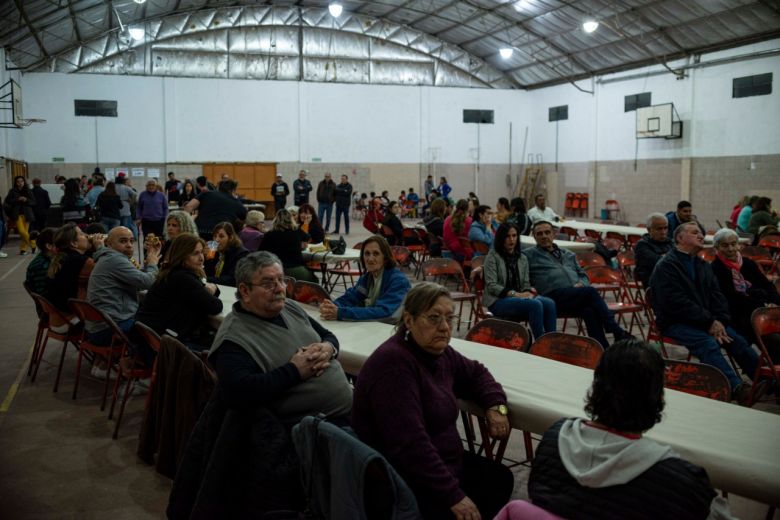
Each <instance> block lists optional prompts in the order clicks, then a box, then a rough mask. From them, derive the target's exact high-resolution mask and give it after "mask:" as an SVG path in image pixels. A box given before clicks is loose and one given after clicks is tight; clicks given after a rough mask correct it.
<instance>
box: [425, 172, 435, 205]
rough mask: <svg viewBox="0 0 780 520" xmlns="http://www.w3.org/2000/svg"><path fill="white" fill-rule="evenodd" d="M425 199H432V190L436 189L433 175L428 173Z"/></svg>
mask: <svg viewBox="0 0 780 520" xmlns="http://www.w3.org/2000/svg"><path fill="white" fill-rule="evenodd" d="M424 188H425V200H427V201H430V199H431V192H432V191H433V190H435V189H436V186H435V185H434V183H433V175H428V178H427V179H425V186H424Z"/></svg>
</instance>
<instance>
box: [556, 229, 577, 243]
mask: <svg viewBox="0 0 780 520" xmlns="http://www.w3.org/2000/svg"><path fill="white" fill-rule="evenodd" d="M558 232H559V233H563V234H564V235H568V236H569V240H575V239H576V238H577V236H579V233H577V230H576V229H574V228H573V227H569V226H563V227H562V228H561V229H559V230H558Z"/></svg>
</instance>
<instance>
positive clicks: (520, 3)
mask: <svg viewBox="0 0 780 520" xmlns="http://www.w3.org/2000/svg"><path fill="white" fill-rule="evenodd" d="M512 7H514V8H515V11H517V12H521V11H526V10H528V9H530V8H531V7H532V6H531V2H530V1H529V0H517V2H515V3H514V4H512Z"/></svg>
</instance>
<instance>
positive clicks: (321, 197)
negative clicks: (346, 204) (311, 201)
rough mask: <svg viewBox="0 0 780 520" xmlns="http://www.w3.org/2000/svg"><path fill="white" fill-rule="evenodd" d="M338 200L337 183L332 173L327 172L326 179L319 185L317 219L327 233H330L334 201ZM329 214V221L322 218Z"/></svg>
mask: <svg viewBox="0 0 780 520" xmlns="http://www.w3.org/2000/svg"><path fill="white" fill-rule="evenodd" d="M334 200H336V183H335V182H333V179H331V177H330V172H325V178H324V179H323V180H321V181H320V183H319V184H318V185H317V217H318V218H319V219H320V224H322V225H323V226H324V227H325V232H326V233H327V232H328V231H330V216H331V214H332V213H333V201H334ZM326 213H327V216H328V219H327V220H323V218H322V217H324V216H325V214H326Z"/></svg>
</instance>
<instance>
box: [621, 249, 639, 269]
mask: <svg viewBox="0 0 780 520" xmlns="http://www.w3.org/2000/svg"><path fill="white" fill-rule="evenodd" d="M617 261H618V265H619V266H620V267H621V268H622V269H626V268H629V267H634V266H635V265H636V256H635V255H634V251H632V250H630V249H629V250H628V251H621V252H620V253H618V255H617Z"/></svg>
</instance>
